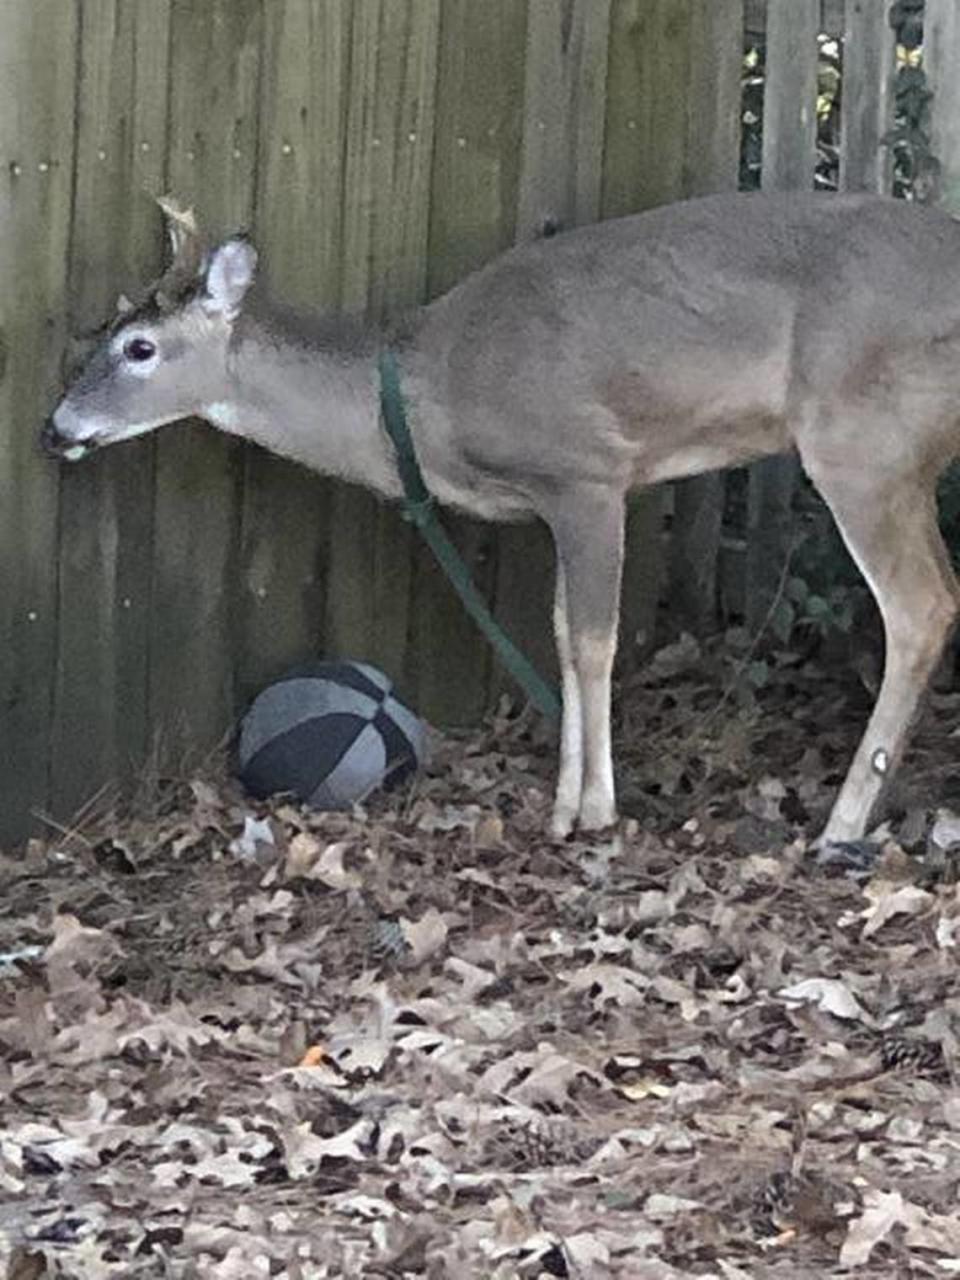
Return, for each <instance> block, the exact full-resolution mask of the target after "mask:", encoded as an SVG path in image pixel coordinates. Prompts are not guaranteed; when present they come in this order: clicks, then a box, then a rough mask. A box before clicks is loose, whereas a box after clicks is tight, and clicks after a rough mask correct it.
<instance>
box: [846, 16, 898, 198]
mask: <svg viewBox="0 0 960 1280" xmlns="http://www.w3.org/2000/svg"><path fill="white" fill-rule="evenodd" d="M894 53H895V45H894V36H893V30H892V28H891V26H890V22H889V20H888V14H887V6H886V5H878V4H876V3H874V0H847V2H846V10H845V14H844V32H843V108H842V110H843V114H842V116H841V122H840V187H841V189H842V190H844V191H879V192H883V193H889V191H890V178H891V171H892V165H891V163H890V152H889V150H888V148H886V147H882V146H881V145H880V139H881V138H882V137H883V135H884V134H885V133H886V132H887V130H888V129H889V128H890V125H891V124H892V110H891V108H892V103H893V95H892V93H891V91H890V90H891V83H892V79H893V71H894Z"/></svg>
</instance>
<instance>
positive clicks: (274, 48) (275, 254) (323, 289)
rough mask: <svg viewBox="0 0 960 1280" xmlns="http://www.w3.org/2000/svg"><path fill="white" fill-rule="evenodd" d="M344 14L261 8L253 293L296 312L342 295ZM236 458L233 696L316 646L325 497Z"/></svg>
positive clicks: (286, 467)
mask: <svg viewBox="0 0 960 1280" xmlns="http://www.w3.org/2000/svg"><path fill="white" fill-rule="evenodd" d="M350 12H351V10H350V7H349V6H347V5H342V4H330V3H329V2H328V0H303V2H302V3H298V4H271V5H267V6H266V8H265V10H264V16H263V22H264V28H263V61H262V68H261V84H260V129H259V150H258V164H257V197H256V218H255V226H256V231H257V241H258V245H259V248H260V250H261V260H260V268H259V276H260V280H259V287H260V288H262V289H263V290H264V291H265V292H266V294H267V295H268V296H270V297H272V298H274V299H282V300H283V301H284V302H286V303H287V304H289V305H290V306H293V307H320V308H324V309H327V310H331V311H332V310H334V309H335V308H336V307H337V306H338V305H339V300H340V246H341V242H342V233H343V181H344V142H345V128H346V107H347V94H346V75H347V69H348V57H349V33H350ZM317 428H318V430H321V429H322V422H320V421H319V420H318V423H317ZM245 454H246V456H245V459H244V462H245V467H244V496H243V513H242V517H241V535H240V536H241V565H242V567H241V572H240V575H239V590H238V598H237V602H236V617H237V629H238V632H239V635H240V636H241V637H242V646H243V648H242V653H241V654H240V655H239V659H238V670H237V692H238V695H239V698H240V700H241V701H245V700H246V699H248V698H249V697H250V696H252V695H253V694H254V693H255V692H256V691H257V690H258V689H259V688H260V687H262V685H263V683H264V682H265V681H267V680H269V679H272V678H274V677H275V676H277V675H278V674H279V673H280V672H281V671H282V670H283V669H284V668H285V667H287V666H290V665H292V664H293V663H295V662H297V661H302V660H303V659H305V658H307V657H312V656H316V655H317V654H318V652H319V651H320V649H321V645H322V643H323V637H324V615H325V609H326V578H325V574H326V565H327V550H328V546H327V544H328V538H329V530H330V520H329V514H330V506H331V503H332V497H333V490H334V486H333V484H332V483H331V482H329V481H327V480H323V479H321V478H319V477H317V476H312V475H310V474H309V473H308V472H307V471H306V470H304V469H303V468H302V467H297V466H294V465H293V464H292V463H288V462H284V461H282V460H281V459H279V458H274V457H271V456H270V455H269V454H267V453H265V452H264V451H262V450H260V449H254V448H250V449H247V450H246V451H245Z"/></svg>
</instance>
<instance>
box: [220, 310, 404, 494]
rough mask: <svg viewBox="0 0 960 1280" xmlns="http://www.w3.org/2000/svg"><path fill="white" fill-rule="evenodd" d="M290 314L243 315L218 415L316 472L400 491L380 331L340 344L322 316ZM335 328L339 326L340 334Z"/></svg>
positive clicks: (225, 425) (230, 427)
mask: <svg viewBox="0 0 960 1280" xmlns="http://www.w3.org/2000/svg"><path fill="white" fill-rule="evenodd" d="M309 324H310V322H309V321H307V322H303V321H301V320H300V319H299V318H294V317H290V316H286V315H284V314H283V313H282V312H276V313H274V312H262V313H252V314H250V315H247V316H244V317H243V318H242V320H240V321H238V326H237V332H236V336H235V341H234V345H233V349H232V351H231V355H230V360H229V366H228V373H229V377H228V385H227V388H226V396H225V398H224V399H223V401H218V402H216V403H214V404H212V405H210V406H208V413H207V416H208V417H209V419H210V421H211V422H212V423H213V424H214V425H215V426H218V427H221V428H222V429H223V430H225V431H229V432H231V433H232V434H234V435H240V436H244V437H245V438H246V439H249V440H254V441H256V442H257V444H261V445H263V446H264V448H266V449H269V450H270V452H271V453H276V454H279V455H280V456H281V457H285V458H290V459H292V460H293V461H295V462H300V463H302V464H303V465H304V466H307V467H309V468H310V469H311V470H314V471H320V472H323V473H324V474H326V475H335V476H339V477H341V478H342V479H344V480H351V481H354V482H356V483H360V484H364V485H367V486H368V487H370V488H373V489H376V490H378V491H379V492H381V493H383V494H385V495H387V496H388V497H395V496H398V495H399V493H400V482H399V479H398V476H397V470H396V462H395V459H394V456H393V448H392V445H391V444H390V441H389V439H388V438H387V436H386V434H385V432H384V431H383V429H382V427H381V425H380V399H379V377H378V372H377V361H376V355H377V340H376V337H375V336H374V337H367V336H363V335H360V336H359V337H358V340H357V342H356V344H355V346H354V347H350V346H348V345H347V344H345V343H343V342H342V341H341V342H339V343H334V341H333V340H332V339H331V337H330V335H328V334H327V333H326V332H325V331H324V329H323V327H322V324H321V322H319V321H317V322H316V323H315V328H316V332H315V333H311V332H309V331H306V329H307V326H308V325H309ZM332 332H333V331H331V333H332Z"/></svg>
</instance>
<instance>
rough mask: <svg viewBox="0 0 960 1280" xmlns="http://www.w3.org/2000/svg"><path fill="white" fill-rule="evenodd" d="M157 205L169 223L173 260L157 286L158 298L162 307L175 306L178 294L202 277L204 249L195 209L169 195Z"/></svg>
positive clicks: (159, 199) (168, 232) (158, 197)
mask: <svg viewBox="0 0 960 1280" xmlns="http://www.w3.org/2000/svg"><path fill="white" fill-rule="evenodd" d="M157 204H158V205H159V206H160V208H161V209H162V210H163V215H164V218H165V219H166V224H167V236H168V238H169V240H170V249H171V260H170V265H169V266H168V267H167V269H166V271H165V272H164V274H163V276H162V277H161V279H160V280H159V281H158V283H157V286H156V290H155V296H156V298H157V300H158V301H159V302H160V303H161V305H167V306H172V305H174V304H175V302H176V299H177V296H178V294H180V293H181V292H182V291H183V289H184V288H185V287H186V286H188V285H190V284H192V283H193V281H194V280H195V279H196V277H197V275H198V274H199V272H200V270H201V268H202V266H203V260H204V252H205V246H204V241H203V236H202V235H201V233H200V228H199V227H198V226H197V219H196V215H195V214H194V212H193V209H188V208H185V207H184V206H183V205H181V204H180V203H179V202H178V201H177V200H176V199H175V198H174V197H173V196H169V195H162V196H157Z"/></svg>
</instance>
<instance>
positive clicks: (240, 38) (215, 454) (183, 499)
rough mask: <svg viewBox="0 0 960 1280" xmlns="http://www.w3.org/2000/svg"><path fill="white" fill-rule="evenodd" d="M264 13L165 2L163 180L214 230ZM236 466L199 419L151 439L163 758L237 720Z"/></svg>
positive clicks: (246, 133) (244, 132)
mask: <svg viewBox="0 0 960 1280" xmlns="http://www.w3.org/2000/svg"><path fill="white" fill-rule="evenodd" d="M260 16H261V8H260V5H259V3H258V0H208V2H207V3H206V4H203V5H197V4H193V3H190V2H189V0H173V4H172V10H171V19H172V29H171V37H170V38H171V54H170V68H171V83H170V143H169V145H170V154H169V162H168V181H169V185H170V189H171V190H172V191H174V192H176V194H177V196H178V198H179V199H181V200H183V201H184V202H186V203H188V204H193V205H195V206H196V210H197V214H198V217H199V218H200V220H201V222H202V224H203V225H204V226H205V227H207V228H209V230H210V232H211V233H212V234H213V235H219V234H222V233H223V232H225V231H228V230H230V229H232V228H234V227H238V226H245V225H249V224H250V221H251V217H252V214H253V200H254V182H255V175H256V158H257V124H258V119H259V116H258V111H257V92H258V84H259V74H260V35H261V32H260ZM211 66H216V67H217V68H218V74H217V75H216V76H212V75H211V74H210V68H211ZM241 474H242V455H241V451H240V446H239V445H237V444H236V443H235V442H233V441H229V440H227V438H226V437H224V436H222V435H220V434H219V433H216V432H213V431H211V430H209V428H207V427H204V426H200V425H189V426H187V425H180V426H177V427H174V428H170V429H168V430H167V431H165V432H161V433H160V435H159V436H158V439H157V498H156V522H155V535H154V582H153V605H152V620H153V628H154V630H153V635H152V637H151V661H150V714H151V722H152V724H153V726H154V728H155V729H156V730H157V731H159V732H160V734H161V739H162V742H163V744H164V746H165V749H166V753H167V755H168V758H170V759H175V757H176V754H177V752H178V751H179V750H181V749H184V748H187V747H193V746H195V745H196V744H199V743H203V744H207V745H209V744H211V743H213V742H215V741H216V740H217V738H218V737H219V736H220V735H221V734H223V733H224V732H225V731H226V729H227V728H228V727H229V725H230V723H231V721H232V718H233V679H234V657H235V647H234V635H233V617H232V613H233V610H232V608H231V605H232V591H231V583H232V581H233V580H234V574H235V572H236V562H237V543H238V533H239V528H240V506H239V503H240V489H239V481H240V477H241Z"/></svg>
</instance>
